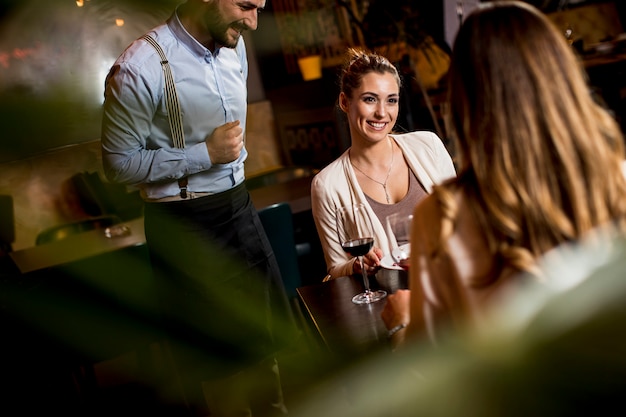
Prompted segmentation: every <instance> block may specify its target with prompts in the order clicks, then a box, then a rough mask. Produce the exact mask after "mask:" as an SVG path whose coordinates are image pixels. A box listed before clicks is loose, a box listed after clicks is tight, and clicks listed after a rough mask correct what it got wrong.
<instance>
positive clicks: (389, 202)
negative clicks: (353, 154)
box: [350, 141, 394, 204]
mask: <svg viewBox="0 0 626 417" xmlns="http://www.w3.org/2000/svg"><path fill="white" fill-rule="evenodd" d="M389 144H390V145H391V162H390V163H389V170H388V171H387V176H386V177H385V181H384V182H380V181H377V180H375V179H374V178H372V177H370V176H369V175H367V174H366V173H365V172H363V171H362V170H361V168H359V167H358V166H356V165H355V164H354V162H352V158H350V163H351V164H352V166H353V167H355V168H356V169H357V171H359V172H360V173H361V174H363V175H365V176H366V177H367V178H369V179H370V180H372V181H374V182H375V183H376V184H380V185H382V187H383V190H385V198H386V199H387V204H391V199H390V198H389V193H388V192H387V181H388V180H389V175H390V174H391V168H392V167H393V153H394V152H393V143H391V141H390V142H389Z"/></svg>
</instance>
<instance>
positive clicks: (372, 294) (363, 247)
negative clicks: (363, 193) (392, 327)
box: [337, 204, 387, 304]
mask: <svg viewBox="0 0 626 417" xmlns="http://www.w3.org/2000/svg"><path fill="white" fill-rule="evenodd" d="M337 234H338V237H339V242H340V243H341V247H342V248H343V250H344V251H346V252H347V253H349V254H350V255H352V256H356V257H357V259H358V261H359V264H360V265H361V272H362V274H363V285H364V287H365V291H364V292H362V293H361V294H357V295H355V296H354V297H353V298H352V302H353V303H355V304H369V303H373V302H375V301H378V300H382V299H383V298H385V296H386V295H387V293H386V292H385V291H382V290H376V291H372V290H371V289H370V285H369V279H368V277H367V270H366V268H365V263H364V262H363V256H365V255H366V254H367V253H368V252H369V251H370V250H371V249H372V247H373V246H374V237H373V236H374V233H373V228H372V220H371V219H370V216H369V213H368V212H367V209H366V207H365V205H363V204H355V205H352V206H346V207H340V208H339V209H337Z"/></svg>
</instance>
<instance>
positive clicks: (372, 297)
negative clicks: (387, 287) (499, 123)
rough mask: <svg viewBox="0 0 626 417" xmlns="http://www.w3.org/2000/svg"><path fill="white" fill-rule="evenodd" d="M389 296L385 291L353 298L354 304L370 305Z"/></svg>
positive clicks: (367, 292) (368, 292)
mask: <svg viewBox="0 0 626 417" xmlns="http://www.w3.org/2000/svg"><path fill="white" fill-rule="evenodd" d="M386 296H387V292H386V291H383V290H377V291H365V292H362V293H361V294H357V295H355V296H354V297H352V302H353V303H354V304H370V303H375V302H376V301H380V300H382V299H383V298H385V297H386Z"/></svg>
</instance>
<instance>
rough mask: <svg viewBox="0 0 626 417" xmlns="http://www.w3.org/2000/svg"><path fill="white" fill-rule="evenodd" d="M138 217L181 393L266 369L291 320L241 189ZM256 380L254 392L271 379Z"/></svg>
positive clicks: (152, 208)
mask: <svg viewBox="0 0 626 417" xmlns="http://www.w3.org/2000/svg"><path fill="white" fill-rule="evenodd" d="M144 217H145V232H146V240H147V244H148V248H149V251H150V259H151V262H152V266H153V269H154V272H155V280H156V284H157V288H158V291H159V295H160V300H161V302H162V311H163V323H164V325H165V328H166V330H167V334H168V336H169V346H170V349H171V352H172V355H173V358H174V362H175V364H176V367H177V369H178V371H179V375H180V376H181V379H182V381H183V386H184V388H185V389H184V390H185V391H186V392H187V394H188V396H189V397H192V398H193V397H197V395H194V392H195V393H197V392H199V391H200V390H201V389H202V384H201V383H202V382H204V383H205V384H204V385H205V387H206V386H207V384H206V382H207V381H220V380H227V379H229V378H232V377H233V376H234V375H242V373H243V374H244V375H245V374H247V373H249V372H248V371H249V370H250V369H258V367H259V366H261V367H263V366H264V365H263V364H270V365H269V366H273V365H272V364H271V359H272V358H273V354H274V353H275V352H276V350H277V349H280V347H281V346H282V345H285V344H287V343H289V340H290V339H291V337H293V334H292V332H293V331H294V328H293V320H292V318H291V316H290V310H289V304H288V301H287V297H286V295H285V291H284V287H283V285H282V280H281V277H280V270H279V268H278V264H277V263H276V258H275V256H274V254H273V252H272V248H271V246H270V244H269V241H268V239H267V237H266V235H265V232H264V230H263V226H262V224H261V222H260V220H259V217H258V215H257V212H256V210H255V208H254V206H253V205H252V202H251V200H250V196H249V194H248V192H247V190H246V189H245V187H244V186H243V185H241V186H239V187H236V188H234V189H232V190H229V191H227V192H224V193H220V194H216V195H212V196H208V197H202V198H197V199H190V200H186V201H176V202H168V203H146V206H145V215H144ZM268 361H269V362H268ZM255 375H257V376H258V372H255ZM267 375H272V373H271V372H270V373H268V374H267ZM271 377H272V378H274V377H277V373H275V376H271ZM257 383H258V386H259V388H261V387H263V386H265V387H266V386H267V384H268V383H270V384H271V383H274V382H272V381H269V382H268V381H265V382H263V381H256V382H255V384H257ZM255 384H252V385H251V387H252V388H251V391H254V387H253V385H255ZM208 385H209V386H210V385H214V386H216V385H215V384H211V383H209V384H208ZM217 386H225V384H219V383H218V384H217ZM278 388H280V386H278ZM205 390H206V388H205ZM220 397H221V398H224V399H226V398H227V397H228V395H220ZM188 400H189V398H188ZM274 400H275V398H274V399H272V400H271V401H272V402H274ZM227 408H228V405H226V406H225V409H227ZM214 415H215V414H214ZM224 415H226V414H224Z"/></svg>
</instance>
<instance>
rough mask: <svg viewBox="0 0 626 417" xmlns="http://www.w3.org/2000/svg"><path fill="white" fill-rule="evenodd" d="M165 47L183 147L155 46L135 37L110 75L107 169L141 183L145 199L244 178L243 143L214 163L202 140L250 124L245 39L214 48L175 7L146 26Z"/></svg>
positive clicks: (217, 187) (226, 185) (221, 187)
mask: <svg viewBox="0 0 626 417" xmlns="http://www.w3.org/2000/svg"><path fill="white" fill-rule="evenodd" d="M148 34H149V35H151V36H152V37H153V38H154V39H155V40H156V41H157V42H158V43H159V44H160V45H161V48H162V49H163V51H164V52H165V55H166V57H167V58H168V62H169V64H170V66H171V68H172V73H173V75H174V80H175V84H176V90H177V92H178V98H179V101H180V107H181V110H182V118H183V125H184V131H185V148H184V149H179V148H175V147H174V145H173V141H172V135H171V130H170V125H169V120H168V114H167V110H166V100H165V95H164V75H163V69H162V66H161V59H160V57H159V55H158V54H157V52H156V50H155V49H154V48H153V47H152V46H151V45H150V44H148V42H146V41H145V40H143V39H140V40H137V41H135V42H133V43H132V44H131V45H130V46H129V47H128V48H127V49H126V50H125V51H124V52H123V53H122V55H120V57H119V58H118V59H117V61H116V62H115V63H114V64H113V67H112V68H111V71H110V72H109V76H108V77H107V81H106V88H105V98H106V99H105V103H104V112H103V119H102V153H103V165H104V168H105V173H106V176H107V178H108V179H109V180H111V181H113V182H119V183H124V184H132V185H136V186H138V187H139V189H140V190H141V194H142V196H143V198H145V199H158V198H163V197H169V196H174V195H177V194H179V193H180V188H179V185H178V179H180V178H183V177H188V186H187V189H188V191H190V192H211V193H219V192H222V191H226V190H228V189H230V188H232V187H234V186H236V185H238V184H240V183H241V182H243V180H244V161H245V159H246V157H247V155H248V153H247V151H246V149H245V147H244V149H243V150H242V152H241V155H240V156H239V158H238V159H237V160H236V161H233V162H231V163H229V164H224V165H221V164H220V165H213V164H212V163H211V159H210V157H209V154H208V151H207V147H206V144H205V139H206V138H207V137H208V136H210V135H211V133H212V132H213V130H215V128H217V127H218V126H221V125H223V124H224V123H226V122H231V121H234V120H239V121H240V126H241V127H242V128H243V129H244V130H245V126H246V111H247V88H246V80H247V76H248V61H247V57H246V50H245V44H244V41H243V38H240V39H239V42H238V44H237V47H236V48H235V49H231V48H226V47H218V48H216V51H215V52H214V53H212V52H211V51H210V50H208V49H207V48H205V47H204V46H202V45H201V44H200V43H199V42H198V41H196V40H195V39H194V38H193V37H191V35H189V33H187V31H186V30H185V28H184V27H183V26H182V25H181V23H180V21H179V19H178V16H177V15H176V13H174V14H173V15H172V16H171V17H170V18H169V19H168V20H167V22H166V23H165V24H163V25H161V26H158V27H156V28H155V29H153V30H152V31H150V32H149V33H148Z"/></svg>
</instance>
